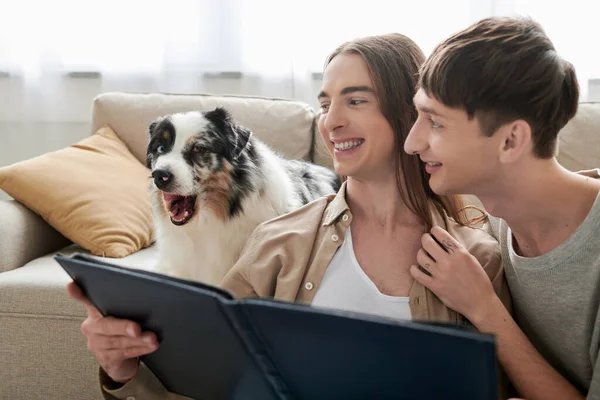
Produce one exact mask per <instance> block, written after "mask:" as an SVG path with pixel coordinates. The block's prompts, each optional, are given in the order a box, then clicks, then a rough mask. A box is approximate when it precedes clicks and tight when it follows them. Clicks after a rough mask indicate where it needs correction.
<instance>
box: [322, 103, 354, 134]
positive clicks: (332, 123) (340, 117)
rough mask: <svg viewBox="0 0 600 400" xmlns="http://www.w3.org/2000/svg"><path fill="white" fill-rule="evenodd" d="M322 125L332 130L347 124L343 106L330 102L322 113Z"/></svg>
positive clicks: (329, 130)
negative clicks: (325, 111) (324, 112)
mask: <svg viewBox="0 0 600 400" xmlns="http://www.w3.org/2000/svg"><path fill="white" fill-rule="evenodd" d="M323 122H324V123H323V125H324V126H325V129H327V131H328V132H334V131H335V130H336V129H338V128H341V127H344V126H346V125H347V124H348V117H347V115H346V110H345V109H344V107H343V106H342V105H340V104H338V103H334V102H332V103H331V105H330V106H329V109H328V110H327V113H326V114H325V115H324V121H323Z"/></svg>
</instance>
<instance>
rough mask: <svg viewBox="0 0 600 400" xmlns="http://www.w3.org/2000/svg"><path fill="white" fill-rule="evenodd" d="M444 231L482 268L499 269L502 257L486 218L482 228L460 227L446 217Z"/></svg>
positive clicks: (490, 222)
mask: <svg viewBox="0 0 600 400" xmlns="http://www.w3.org/2000/svg"><path fill="white" fill-rule="evenodd" d="M444 219H445V222H446V230H447V231H448V233H450V234H451V235H452V237H454V238H455V239H456V240H457V241H458V242H459V243H460V244H462V245H463V246H464V247H465V248H466V249H467V250H468V251H469V253H471V254H472V255H473V256H474V257H475V258H477V260H478V261H479V263H480V264H481V265H482V266H483V267H484V268H488V267H492V268H499V267H500V265H501V264H502V255H501V252H500V245H499V243H498V240H497V239H496V237H495V236H494V235H493V232H492V231H491V230H490V228H489V225H490V224H492V221H491V220H490V219H489V218H487V219H486V221H485V223H484V226H482V227H477V226H467V225H461V224H459V223H458V222H456V221H454V220H453V219H452V218H449V217H448V216H446V215H445V216H444Z"/></svg>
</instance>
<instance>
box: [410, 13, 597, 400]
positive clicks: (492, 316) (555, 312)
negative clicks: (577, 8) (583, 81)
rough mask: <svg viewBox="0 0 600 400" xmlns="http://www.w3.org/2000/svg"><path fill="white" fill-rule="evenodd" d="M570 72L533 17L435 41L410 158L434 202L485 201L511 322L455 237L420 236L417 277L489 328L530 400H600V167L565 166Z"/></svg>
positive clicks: (573, 85)
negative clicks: (560, 143)
mask: <svg viewBox="0 0 600 400" xmlns="http://www.w3.org/2000/svg"><path fill="white" fill-rule="evenodd" d="M578 97H579V88H578V83H577V78H576V75H575V71H574V68H573V66H572V65H571V64H570V63H568V62H566V61H565V60H563V59H561V58H560V57H559V56H558V54H557V52H556V50H555V48H554V46H553V44H552V42H551V41H550V40H549V39H548V37H547V36H546V34H545V33H544V30H543V29H542V27H541V26H540V25H539V24H537V23H536V22H534V21H532V20H531V19H526V18H487V19H484V20H482V21H480V22H478V23H476V24H474V25H472V26H471V27H469V28H467V29H465V30H463V31H461V32H458V33H456V34H454V35H453V36H451V37H450V38H448V39H447V40H445V41H444V42H442V43H441V44H439V45H438V46H437V47H436V49H435V50H434V51H433V53H432V55H431V56H430V57H429V59H428V60H427V61H426V63H425V64H424V66H423V68H422V70H421V76H420V80H419V90H418V92H417V94H416V96H415V106H416V107H417V110H418V112H419V117H418V119H417V121H416V122H415V124H414V126H413V128H412V131H411V133H410V134H409V136H408V138H407V140H406V143H405V150H406V152H408V153H410V154H418V155H419V156H420V158H421V160H422V161H423V162H424V163H426V171H427V173H428V174H430V178H429V185H430V187H431V189H432V190H433V191H434V192H435V193H437V194H440V195H441V194H444V195H447V194H458V193H463V194H473V195H476V196H477V197H478V198H479V199H480V200H481V202H482V203H483V205H484V206H485V208H486V210H487V212H489V213H490V214H491V215H490V218H489V224H487V226H488V228H489V229H490V231H491V232H492V233H493V235H494V236H495V237H496V238H497V239H498V241H499V242H500V245H501V251H502V259H503V263H504V269H505V273H506V278H507V281H508V284H509V288H510V291H511V294H512V299H513V306H514V311H515V319H516V322H515V320H513V319H512V318H511V316H510V315H509V313H508V312H507V311H506V309H505V308H504V307H503V306H502V304H501V303H500V302H499V301H498V297H497V296H496V295H495V293H494V290H493V288H492V286H491V284H490V282H489V279H488V278H487V277H486V276H485V274H482V273H481V268H480V267H479V266H478V262H477V261H476V260H474V258H473V257H472V255H470V254H469V252H468V251H467V250H466V249H464V247H463V246H461V245H460V244H459V243H457V242H456V240H454V239H453V238H452V237H451V236H450V235H449V234H448V233H447V232H445V231H444V230H442V229H439V228H434V229H432V230H431V233H428V234H425V235H424V236H423V238H422V245H423V246H422V249H421V250H420V251H419V254H418V256H417V260H418V263H419V264H420V266H421V269H419V268H417V267H416V266H413V267H412V269H411V272H412V274H413V276H414V278H415V279H416V280H417V281H419V282H420V283H422V284H424V285H425V286H426V287H428V288H429V289H431V290H432V291H433V292H434V293H435V294H436V295H437V296H438V297H439V298H440V299H441V300H442V301H443V302H444V303H445V304H446V305H447V306H448V307H450V308H452V309H454V310H456V311H457V312H459V313H461V314H463V315H465V316H466V317H467V318H468V319H469V320H470V321H471V322H472V323H473V324H474V325H475V326H476V327H477V328H478V329H479V330H481V331H486V332H492V333H494V334H495V335H496V337H497V344H498V356H499V359H500V362H501V363H502V365H503V367H504V369H505V370H506V372H507V374H508V375H509V377H510V379H511V381H512V382H513V384H514V385H515V387H516V388H517V390H518V391H519V392H520V395H521V396H523V397H525V398H527V399H570V398H583V397H584V396H587V398H588V399H594V400H600V357H599V348H600V311H599V304H600V171H599V170H592V171H586V172H585V173H573V172H570V171H568V170H566V169H565V168H563V167H562V166H561V165H560V164H559V163H558V161H557V160H556V158H555V155H556V150H557V135H558V132H559V131H560V129H562V128H563V127H564V126H565V125H566V123H567V122H568V121H569V120H570V119H571V118H573V116H574V115H575V113H576V112H577V106H578Z"/></svg>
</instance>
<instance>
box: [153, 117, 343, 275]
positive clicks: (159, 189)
mask: <svg viewBox="0 0 600 400" xmlns="http://www.w3.org/2000/svg"><path fill="white" fill-rule="evenodd" d="M149 135H150V138H149V144H148V149H147V166H148V168H150V169H151V170H152V179H153V180H152V182H153V183H152V201H153V210H154V223H155V227H156V242H157V245H158V249H159V253H160V259H159V262H158V264H157V267H156V270H157V271H159V272H161V273H165V274H169V275H174V276H177V277H181V278H184V279H192V280H197V281H201V282H205V283H209V284H213V285H218V284H219V283H220V282H221V280H222V278H223V277H224V276H225V274H226V273H227V272H228V271H229V269H230V268H231V267H232V266H233V264H234V263H235V262H236V261H237V259H238V258H239V256H240V254H241V251H242V248H243V246H244V245H245V243H246V240H247V239H248V237H249V236H250V234H251V233H252V231H253V230H254V229H255V228H256V226H257V225H258V224H260V223H261V222H264V221H266V220H269V219H272V218H275V217H277V216H279V215H282V214H285V213H288V212H290V211H292V210H294V209H297V208H299V207H301V206H302V205H304V204H307V203H308V202H310V201H312V200H314V199H316V198H319V197H322V196H325V195H327V194H332V193H335V192H337V190H338V189H339V187H340V179H339V177H338V176H337V175H336V174H335V173H334V172H333V171H331V170H329V169H327V168H324V167H321V166H317V165H314V164H310V163H307V162H303V161H296V160H286V159H284V158H283V157H281V156H279V155H278V154H277V153H275V152H274V151H273V150H271V149H270V148H269V147H268V146H267V145H266V144H264V143H262V142H261V141H259V140H258V139H257V138H256V137H255V136H252V133H251V131H250V130H248V129H246V128H244V127H242V126H240V125H238V124H237V123H235V122H234V121H233V119H232V117H231V116H230V114H229V113H228V112H227V111H226V110H225V109H224V108H217V109H215V110H214V111H210V112H188V113H180V114H174V115H171V116H168V117H163V118H160V119H158V120H156V121H154V122H153V123H152V124H151V125H150V128H149Z"/></svg>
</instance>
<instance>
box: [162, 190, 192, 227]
mask: <svg viewBox="0 0 600 400" xmlns="http://www.w3.org/2000/svg"><path fill="white" fill-rule="evenodd" d="M163 200H164V204H165V208H166V209H167V211H168V213H169V217H170V218H171V223H173V225H177V226H181V225H185V224H187V223H188V222H189V221H190V220H191V219H192V217H193V216H194V214H195V212H196V196H181V195H178V194H174V193H166V192H163Z"/></svg>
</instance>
